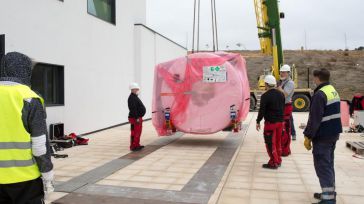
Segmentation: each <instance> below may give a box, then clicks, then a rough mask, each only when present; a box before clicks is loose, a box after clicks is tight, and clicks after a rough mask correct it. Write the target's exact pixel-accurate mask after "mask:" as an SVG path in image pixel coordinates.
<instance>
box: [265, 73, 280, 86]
mask: <svg viewBox="0 0 364 204" xmlns="http://www.w3.org/2000/svg"><path fill="white" fill-rule="evenodd" d="M264 82H265V83H267V84H269V85H277V80H276V78H275V77H274V76H272V75H267V76H265V78H264Z"/></svg>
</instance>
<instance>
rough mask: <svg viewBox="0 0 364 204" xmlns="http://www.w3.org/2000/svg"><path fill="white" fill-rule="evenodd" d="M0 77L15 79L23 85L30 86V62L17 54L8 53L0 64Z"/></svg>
mask: <svg viewBox="0 0 364 204" xmlns="http://www.w3.org/2000/svg"><path fill="white" fill-rule="evenodd" d="M0 77H4V78H16V79H18V80H20V81H21V82H22V83H24V84H25V85H28V86H30V80H31V77H32V60H31V59H30V58H29V57H28V56H26V55H24V54H22V53H19V52H9V53H7V54H6V55H5V56H4V57H3V58H2V59H1V64H0Z"/></svg>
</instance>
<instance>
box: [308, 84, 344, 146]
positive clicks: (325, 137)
mask: <svg viewBox="0 0 364 204" xmlns="http://www.w3.org/2000/svg"><path fill="white" fill-rule="evenodd" d="M326 85H329V83H323V84H321V85H319V86H318V87H317V88H316V89H315V91H314V95H313V96H312V99H311V107H310V114H309V118H308V122H307V126H306V128H305V130H304V132H303V134H304V135H305V136H306V137H308V138H310V139H311V140H312V141H313V142H335V141H337V140H338V139H339V135H340V133H337V132H341V131H336V132H335V133H330V132H326V131H325V132H322V131H320V126H321V122H322V119H323V116H324V114H325V108H326V104H327V97H326V95H325V93H324V92H323V91H321V90H320V89H321V88H323V87H324V86H326Z"/></svg>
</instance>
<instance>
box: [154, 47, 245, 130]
mask: <svg viewBox="0 0 364 204" xmlns="http://www.w3.org/2000/svg"><path fill="white" fill-rule="evenodd" d="M249 99H250V88H249V81H248V76H247V71H246V63H245V60H244V59H243V58H242V57H241V56H240V55H239V54H233V53H225V52H217V53H195V54H190V55H188V56H186V57H182V58H178V59H175V60H172V61H169V62H166V63H162V64H159V65H157V66H156V69H155V75H154V95H153V116H152V119H153V125H154V127H155V128H156V130H157V132H158V134H159V135H160V136H164V135H169V129H170V128H171V127H170V125H169V124H173V125H172V127H173V129H176V130H177V131H181V132H185V133H193V134H211V133H215V132H218V131H221V130H223V129H225V128H226V127H229V126H230V125H231V122H232V119H231V110H233V109H234V110H236V111H235V113H237V115H236V121H237V122H241V121H243V120H245V118H246V116H247V114H248V112H249V103H250V100H249ZM167 121H170V123H167Z"/></svg>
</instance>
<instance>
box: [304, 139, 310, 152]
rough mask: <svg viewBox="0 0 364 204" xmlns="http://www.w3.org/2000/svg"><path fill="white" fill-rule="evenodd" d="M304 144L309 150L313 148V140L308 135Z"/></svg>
mask: <svg viewBox="0 0 364 204" xmlns="http://www.w3.org/2000/svg"><path fill="white" fill-rule="evenodd" d="M303 144H304V145H305V148H306V149H307V150H308V151H310V150H311V149H312V141H311V140H310V139H309V138H308V137H306V136H305V141H304V143H303Z"/></svg>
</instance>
